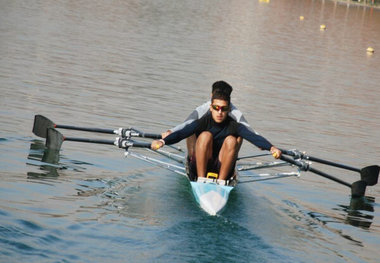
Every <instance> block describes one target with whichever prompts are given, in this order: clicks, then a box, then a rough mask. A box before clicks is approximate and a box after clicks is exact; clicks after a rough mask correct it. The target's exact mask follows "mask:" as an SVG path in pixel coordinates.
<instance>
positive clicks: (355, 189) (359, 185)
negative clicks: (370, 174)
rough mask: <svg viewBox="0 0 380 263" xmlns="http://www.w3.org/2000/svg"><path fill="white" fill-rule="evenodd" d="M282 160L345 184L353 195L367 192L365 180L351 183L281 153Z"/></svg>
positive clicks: (358, 195)
mask: <svg viewBox="0 0 380 263" xmlns="http://www.w3.org/2000/svg"><path fill="white" fill-rule="evenodd" d="M281 160H284V161H287V162H289V163H291V164H294V165H296V166H298V167H299V168H300V170H302V171H310V172H313V173H315V174H318V175H320V176H323V177H325V178H327V179H330V180H332V181H334V182H337V183H339V184H342V185H345V186H347V187H349V188H351V195H352V196H353V197H361V196H364V194H365V189H366V187H367V182H366V181H364V180H360V181H357V182H354V183H353V184H350V183H348V182H345V181H343V180H341V179H339V178H336V177H334V176H332V175H329V174H327V173H325V172H322V171H320V170H317V169H315V168H313V167H311V166H310V165H309V164H308V163H306V162H304V161H299V160H295V159H293V158H290V157H287V156H285V155H281Z"/></svg>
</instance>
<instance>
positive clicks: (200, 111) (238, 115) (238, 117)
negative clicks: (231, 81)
mask: <svg viewBox="0 0 380 263" xmlns="http://www.w3.org/2000/svg"><path fill="white" fill-rule="evenodd" d="M210 105H211V101H207V102H205V103H203V104H202V105H200V106H198V107H197V108H196V109H195V110H194V111H193V112H192V113H190V115H189V116H188V117H187V118H186V120H185V121H184V122H183V123H181V124H179V125H177V126H175V127H174V128H172V129H171V131H172V132H175V131H178V130H180V129H182V128H183V127H185V126H186V125H188V124H190V123H192V122H193V121H195V120H198V119H200V118H202V117H203V116H204V115H206V114H207V113H208V112H209V110H210ZM228 116H230V117H231V118H232V119H234V120H235V121H237V122H238V123H241V124H243V125H244V126H246V127H247V128H248V129H249V130H251V131H252V132H254V133H256V132H255V131H254V129H252V128H251V127H250V126H249V124H248V122H247V120H246V119H245V118H244V116H243V113H242V112H241V111H240V110H238V109H237V108H236V107H235V106H234V105H233V104H232V103H231V111H230V112H229V113H228ZM256 134H257V133H256Z"/></svg>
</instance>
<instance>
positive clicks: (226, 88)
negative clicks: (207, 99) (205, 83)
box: [212, 80, 232, 96]
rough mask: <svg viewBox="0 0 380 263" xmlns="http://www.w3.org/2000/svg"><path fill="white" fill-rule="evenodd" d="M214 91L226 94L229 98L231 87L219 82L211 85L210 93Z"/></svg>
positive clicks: (221, 81)
mask: <svg viewBox="0 0 380 263" xmlns="http://www.w3.org/2000/svg"><path fill="white" fill-rule="evenodd" d="M216 91H221V92H224V93H226V94H228V96H231V92H232V87H231V85H230V84H228V83H227V82H225V81H223V80H220V81H217V82H215V83H214V84H212V93H214V92H216Z"/></svg>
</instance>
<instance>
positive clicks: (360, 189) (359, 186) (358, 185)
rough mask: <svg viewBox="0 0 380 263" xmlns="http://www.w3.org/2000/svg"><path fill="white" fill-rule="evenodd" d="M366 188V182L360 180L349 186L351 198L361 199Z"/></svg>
mask: <svg viewBox="0 0 380 263" xmlns="http://www.w3.org/2000/svg"><path fill="white" fill-rule="evenodd" d="M366 187H367V182H365V181H363V180H360V181H357V182H355V183H353V184H352V185H351V195H352V197H362V196H364V194H365V188H366Z"/></svg>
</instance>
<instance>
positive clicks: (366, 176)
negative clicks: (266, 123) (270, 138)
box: [281, 150, 380, 186]
mask: <svg viewBox="0 0 380 263" xmlns="http://www.w3.org/2000/svg"><path fill="white" fill-rule="evenodd" d="M281 151H282V153H283V154H286V155H290V156H293V157H294V158H295V159H306V160H309V161H313V162H317V163H322V164H326V165H330V166H334V167H338V168H342V169H346V170H350V171H354V172H358V173H360V179H361V180H362V181H365V182H366V183H367V185H369V186H373V185H375V184H377V182H378V179H379V171H380V167H379V166H378V165H370V166H366V167H364V168H361V169H359V168H356V167H351V166H348V165H345V164H341V163H335V162H332V161H328V160H323V159H320V158H317V157H313V156H310V155H307V154H305V153H302V152H300V151H296V150H281Z"/></svg>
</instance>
